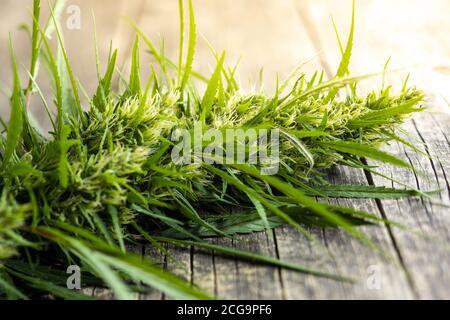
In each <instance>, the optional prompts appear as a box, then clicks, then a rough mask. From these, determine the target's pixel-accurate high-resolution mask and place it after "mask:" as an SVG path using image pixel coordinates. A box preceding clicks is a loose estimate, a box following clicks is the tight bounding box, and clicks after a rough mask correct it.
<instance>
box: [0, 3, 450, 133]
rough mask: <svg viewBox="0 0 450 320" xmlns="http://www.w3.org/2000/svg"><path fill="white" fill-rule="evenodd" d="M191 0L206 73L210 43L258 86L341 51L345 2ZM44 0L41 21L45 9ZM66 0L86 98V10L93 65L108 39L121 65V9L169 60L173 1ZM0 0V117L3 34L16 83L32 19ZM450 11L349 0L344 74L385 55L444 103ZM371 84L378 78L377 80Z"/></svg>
mask: <svg viewBox="0 0 450 320" xmlns="http://www.w3.org/2000/svg"><path fill="white" fill-rule="evenodd" d="M193 2H194V8H195V13H196V20H197V28H198V31H199V35H200V36H199V39H198V46H197V52H196V59H195V68H196V69H198V70H199V71H201V72H203V73H205V74H209V73H210V72H211V69H212V68H213V67H214V58H213V56H212V54H211V51H210V48H209V46H208V42H207V41H209V42H210V43H211V45H212V46H213V47H214V48H215V49H217V50H218V51H221V50H225V49H226V51H227V60H228V64H229V65H230V66H234V65H235V64H236V63H237V62H238V61H239V60H240V67H239V70H240V72H239V74H240V80H241V84H242V85H243V87H244V88H246V89H247V90H250V89H251V88H252V85H251V84H252V83H253V84H259V82H260V81H259V79H260V78H263V79H264V83H265V88H267V90H269V91H272V90H273V88H274V86H275V82H276V77H277V75H279V76H280V78H283V77H284V76H286V75H287V74H288V73H289V72H290V71H292V70H293V69H294V68H295V67H296V66H298V65H299V64H300V63H302V62H305V61H309V62H308V63H307V64H306V65H305V66H304V67H303V70H304V72H305V73H307V74H312V72H313V71H314V70H316V69H317V68H320V69H323V70H324V71H325V74H326V76H328V77H331V76H333V74H334V73H335V70H336V68H337V65H338V63H339V60H340V58H341V57H340V51H339V45H338V42H337V40H336V35H335V32H334V29H333V24H332V18H331V17H333V19H334V21H335V24H336V26H337V30H338V32H339V35H340V36H341V41H342V42H343V45H345V42H346V40H347V36H348V30H349V27H350V21H351V0H278V1H273V0H243V1H235V0H194V1H193ZM45 3H46V1H43V12H44V13H43V18H42V21H44V19H45V17H46V16H48V8H47V5H46V4H45ZM66 3H67V5H66V8H65V10H64V12H63V13H62V16H61V25H62V30H63V32H64V37H65V42H66V45H67V50H68V54H69V58H70V62H71V64H72V67H73V69H74V71H75V73H76V76H77V77H78V79H79V81H80V83H81V84H82V86H83V88H84V89H85V91H86V93H87V94H88V95H90V94H92V93H93V91H94V90H95V88H96V81H97V78H96V69H95V50H94V32H93V30H94V27H93V25H94V24H93V16H95V19H96V25H97V39H98V46H99V53H100V60H101V62H103V63H102V65H101V67H102V70H103V68H104V66H105V63H106V60H107V56H108V52H109V45H110V41H112V43H113V46H114V47H117V48H118V49H119V51H120V52H119V57H120V58H119V66H120V67H121V68H123V69H124V70H127V68H128V65H129V59H130V50H131V49H130V48H131V46H132V42H133V40H134V33H135V32H134V30H133V28H132V27H131V26H130V25H129V24H128V23H127V22H126V20H125V19H123V16H128V17H130V18H131V19H133V20H134V21H136V23H137V24H138V25H139V26H140V27H141V28H142V30H143V31H144V32H145V33H146V34H147V35H148V36H149V38H151V39H152V40H153V41H154V42H155V43H156V44H160V43H162V39H164V40H163V43H164V51H165V53H166V55H168V56H169V57H171V58H173V59H176V58H177V55H178V37H179V36H178V35H179V23H178V1H177V0H109V1H106V0H89V1H88V0H68V1H67V2H66ZM0 6H1V11H0V66H1V69H0V70H1V72H0V88H1V91H2V95H1V97H0V114H1V115H2V116H6V117H7V114H8V109H9V106H8V97H7V95H8V93H9V91H10V89H9V88H10V84H11V71H10V62H9V61H10V57H9V53H8V34H9V33H11V34H12V38H13V43H14V47H15V49H16V51H17V54H18V57H19V61H20V65H21V71H22V77H23V79H24V81H25V79H26V71H25V70H26V68H27V66H28V64H29V55H30V44H29V43H30V41H29V37H28V35H27V34H26V33H25V32H23V31H21V30H20V25H21V24H23V23H27V24H29V23H30V22H31V13H30V12H31V11H30V10H31V7H32V0H2V1H1V4H0ZM449 12H450V1H448V0H428V1H423V0H413V1H411V0H356V29H355V30H356V31H355V44H354V52H353V56H352V62H351V65H350V69H351V72H352V73H353V74H355V75H356V74H362V73H368V72H374V71H375V72H379V71H381V70H383V67H384V64H385V63H386V61H387V59H388V58H389V57H391V61H390V64H389V67H390V69H391V70H393V69H397V68H404V69H402V70H401V71H400V72H398V74H400V75H401V77H403V78H404V77H405V76H406V75H407V73H408V71H411V73H412V76H411V78H412V79H411V81H412V82H414V83H415V84H417V85H418V86H421V87H422V88H425V89H426V90H427V91H429V93H430V95H432V96H433V97H434V98H438V99H441V100H442V101H444V102H445V103H446V104H447V105H448V102H449V101H450V19H449V18H448V14H449ZM186 20H187V18H186ZM205 39H207V41H206V40H205ZM142 55H143V56H142V59H143V61H142V69H143V74H148V71H149V70H150V63H151V61H152V60H151V57H150V55H149V54H148V53H147V52H146V51H145V48H144V45H142ZM262 69H263V72H261V70H262ZM41 78H42V79H41ZM143 81H145V78H144V79H143ZM380 82H381V81H380V80H379V79H378V80H377V82H376V83H378V84H379V83H380ZM40 83H41V88H42V89H43V91H44V93H46V94H48V93H50V90H51V89H50V88H49V86H48V83H47V81H46V79H45V77H40ZM36 105H38V102H36ZM33 112H34V113H35V115H36V117H37V118H38V119H40V121H41V122H42V123H43V125H47V124H48V123H47V122H46V121H47V120H46V119H45V115H44V113H43V112H42V111H41V110H40V108H38V107H36V110H33Z"/></svg>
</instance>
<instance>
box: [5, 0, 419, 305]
mask: <svg viewBox="0 0 450 320" xmlns="http://www.w3.org/2000/svg"><path fill="white" fill-rule="evenodd" d="M179 2H180V21H181V30H182V31H181V37H180V40H181V41H180V55H179V58H178V62H173V61H172V60H170V59H169V58H168V57H167V56H165V55H164V54H163V53H162V52H161V51H159V50H157V48H156V47H155V45H154V44H153V43H152V42H151V41H150V40H149V39H148V38H147V37H146V35H145V34H144V33H143V32H142V31H141V30H140V29H139V28H138V27H137V26H136V25H134V24H133V26H134V28H135V29H136V32H137V36H136V40H135V43H134V47H133V50H132V59H131V60H132V62H131V69H130V75H129V79H126V78H125V77H124V76H123V74H122V73H120V72H118V70H117V66H116V60H117V50H111V51H110V54H109V57H108V61H107V63H106V72H104V73H103V74H101V72H100V71H99V72H98V74H99V79H98V89H97V90H96V93H95V95H94V96H93V97H92V98H90V99H89V104H88V105H82V102H81V101H82V99H81V98H80V88H79V83H78V81H77V78H76V76H75V74H74V73H73V71H72V69H71V67H70V63H69V57H68V54H67V52H66V49H65V47H64V43H63V37H62V34H61V31H60V28H59V27H58V14H59V12H60V11H61V7H62V4H61V2H56V4H55V5H54V7H52V8H51V16H50V18H49V21H47V22H46V23H45V24H41V21H40V20H41V19H40V1H39V0H34V10H33V22H32V25H31V27H30V28H29V31H30V34H31V41H32V46H31V47H32V54H31V62H30V66H29V70H28V76H29V81H28V82H27V83H26V84H23V83H21V81H20V78H19V71H18V62H17V61H16V58H15V53H14V49H13V44H12V41H11V44H10V51H11V66H12V70H13V88H12V94H11V99H10V105H11V112H10V118H9V121H8V123H5V121H2V124H3V127H4V130H3V132H2V135H1V140H0V155H1V165H0V175H1V180H0V296H1V297H3V298H10V299H26V298H35V297H42V296H43V295H49V294H50V295H52V296H55V297H60V298H88V297H86V296H84V295H83V294H82V293H81V292H78V291H70V290H68V289H67V288H66V287H65V285H66V276H67V275H66V274H65V270H66V268H67V266H69V265H78V266H80V267H81V268H82V270H83V275H84V276H83V278H82V279H83V283H82V285H83V286H90V285H96V286H106V287H109V288H111V289H112V290H113V292H114V294H115V296H116V297H117V298H121V299H129V298H132V297H133V295H132V294H133V292H137V291H145V290H148V288H149V287H152V288H156V289H157V290H161V291H163V292H165V293H167V294H168V295H170V296H172V297H175V298H208V297H209V294H208V293H204V292H202V291H201V290H199V289H197V288H196V287H195V286H193V285H191V284H189V283H186V282H184V281H183V280H181V279H179V278H177V277H175V276H174V275H172V274H170V273H168V272H166V271H164V270H163V269H161V267H160V266H158V265H157V264H156V263H155V262H154V261H151V260H150V258H149V257H146V258H145V259H143V258H142V257H140V256H137V255H135V254H133V253H131V252H129V251H127V249H129V248H130V246H132V245H135V244H137V243H143V242H145V243H147V244H149V245H151V246H153V247H154V248H155V249H156V250H157V251H160V252H161V253H163V254H165V253H167V252H166V249H165V248H166V247H165V246H164V244H166V243H169V244H172V245H175V246H181V247H185V246H194V247H196V248H199V249H200V250H207V251H210V250H213V251H215V252H218V253H220V254H224V255H232V256H237V257H238V258H240V259H244V260H249V261H254V262H257V263H264V264H269V265H274V266H278V267H283V268H289V269H292V270H296V271H298V272H303V273H310V274H314V275H316V276H318V277H328V278H332V279H335V280H336V281H350V279H348V278H346V277H345V275H337V274H331V273H328V272H326V271H324V270H316V269H314V268H310V267H307V266H302V265H297V264H293V263H289V262H286V261H281V260H278V259H275V258H270V257H266V256H261V255H257V254H253V253H249V252H245V251H240V250H238V249H234V248H228V247H224V246H219V245H215V244H212V243H211V242H209V241H208V240H207V239H208V238H211V237H233V235H235V234H237V233H251V232H260V231H264V230H267V229H270V228H275V227H277V226H280V225H283V224H289V225H291V226H292V227H293V228H295V229H296V230H298V231H299V232H302V233H304V234H305V235H306V236H307V237H309V238H310V239H311V240H313V238H314V237H313V236H312V235H311V234H310V233H309V232H308V228H309V227H312V226H319V227H330V228H340V229H342V230H344V231H345V232H348V233H349V234H351V235H352V236H354V237H356V238H358V239H360V240H361V241H362V242H363V243H365V244H366V245H368V246H370V247H372V248H373V249H375V251H376V250H377V248H376V246H375V245H374V244H373V243H372V242H371V241H370V239H368V238H367V236H366V235H365V234H364V233H362V232H361V231H360V230H358V229H357V226H359V225H361V224H374V225H376V224H382V223H385V222H386V221H383V220H382V219H380V218H378V217H377V216H376V215H374V214H371V213H367V212H361V211H358V210H354V209H350V208H345V207H340V206H333V205H329V204H325V203H323V202H322V201H320V200H318V198H327V197H355V198H389V197H391V198H397V197H402V196H418V195H424V194H422V193H420V192H419V191H415V190H410V189H388V188H380V187H372V186H358V185H333V184H330V183H328V182H327V180H326V173H327V169H329V168H331V167H332V166H336V165H345V166H351V167H356V168H362V169H364V170H369V171H374V170H375V168H374V167H369V166H367V165H366V162H365V160H364V159H365V158H371V159H374V160H378V161H381V162H383V163H387V164H391V165H395V166H401V167H407V168H410V165H409V164H407V163H405V162H403V161H402V160H400V159H398V158H396V157H394V156H393V155H390V154H388V153H386V152H383V151H381V150H380V149H379V147H380V146H382V145H383V144H384V143H387V142H389V141H392V140H397V141H400V142H402V143H405V144H406V145H408V146H409V147H413V146H411V145H409V144H408V143H406V142H405V141H404V140H403V139H402V138H400V137H399V136H397V135H396V129H398V128H399V127H400V125H401V123H402V122H403V121H404V120H405V119H406V118H407V117H408V116H409V115H410V114H411V113H414V112H417V111H421V110H422V107H421V106H420V103H421V102H422V101H423V99H424V95H423V93H422V92H420V91H418V90H416V89H415V88H409V87H408V86H407V84H406V82H405V85H404V86H403V88H402V89H401V91H399V92H397V93H392V92H391V91H392V90H391V89H390V88H383V89H382V90H380V91H374V92H372V93H369V94H367V95H365V96H361V95H359V94H358V90H357V83H358V82H359V81H360V80H361V79H363V78H365V77H367V76H359V77H352V76H350V75H349V62H350V56H351V50H352V44H353V33H354V32H353V29H354V14H353V17H352V26H351V32H350V35H349V38H348V41H347V45H346V47H345V48H343V50H342V52H343V53H342V61H341V63H340V65H339V68H338V71H337V73H336V75H335V77H333V78H332V79H325V77H324V75H323V73H320V72H316V73H315V74H313V75H312V76H311V77H308V76H307V75H305V74H303V73H301V71H300V70H296V71H295V72H293V73H292V74H291V75H290V76H289V77H288V78H287V79H286V80H285V81H277V86H276V90H275V93H274V94H271V95H268V94H266V93H265V92H263V91H260V92H258V93H251V94H249V93H246V92H244V91H243V90H241V89H240V88H239V84H238V81H237V80H236V69H235V68H228V67H227V66H226V62H225V52H224V53H222V54H219V53H216V52H214V51H213V55H214V56H215V58H216V61H217V65H216V67H215V70H214V72H213V73H212V75H211V76H209V77H208V76H204V75H201V74H200V73H198V72H196V71H195V70H193V67H192V66H193V61H194V53H195V44H196V38H197V30H196V24H195V17H194V10H193V8H192V3H191V1H190V0H189V1H188V10H187V13H188V17H189V18H188V19H187V20H188V28H186V33H187V39H186V41H184V40H185V39H184V31H185V30H184V29H185V26H184V23H183V22H184V15H185V12H184V11H185V10H184V5H185V3H184V2H183V0H180V1H179ZM52 32H54V33H55V35H56V37H55V39H56V40H57V43H58V47H57V50H56V52H55V51H54V50H52V47H53V46H51V44H50V43H49V42H50V40H49V35H50V34H51V33H52ZM185 42H186V44H187V47H185V45H184V43H185ZM139 43H145V45H146V48H147V50H148V51H149V52H150V53H151V55H152V59H154V60H155V61H156V63H155V66H154V67H152V74H151V76H150V77H149V78H148V79H141V76H140V71H141V68H140V55H139V53H140V50H139ZM97 56H98V54H97ZM97 65H100V62H99V61H97ZM40 66H43V67H44V68H39V67H40ZM39 69H43V70H44V71H46V72H47V73H48V75H49V78H50V79H51V82H52V84H53V91H54V96H52V97H49V96H44V95H43V93H42V91H41V89H40V87H39V84H38V80H37V76H38V70H39ZM142 80H144V81H142ZM116 81H118V82H119V84H120V85H116ZM142 83H145V85H143V84H142ZM200 88H206V89H205V90H202V89H200ZM32 95H37V96H38V97H40V99H41V100H42V103H43V106H44V107H45V109H46V111H47V113H48V116H49V118H50V120H51V124H52V127H51V130H50V131H49V132H43V131H42V130H41V129H40V128H39V127H38V126H37V125H36V124H35V121H34V120H33V117H32V115H31V113H30V112H29V110H32V109H35V106H34V105H33V104H34V102H33V101H34V100H32V99H31V96H32ZM53 105H54V106H53ZM53 110H56V111H53ZM198 127H199V128H200V130H197V129H196V128H198ZM211 129H213V130H215V132H216V133H217V132H219V134H218V135H216V136H218V137H219V138H220V137H221V136H222V134H223V135H225V133H226V132H227V130H242V131H244V130H250V129H252V130H254V132H257V133H260V132H261V131H262V130H266V131H272V132H275V130H276V132H277V133H278V139H277V143H278V144H277V148H278V157H277V158H276V159H275V162H274V163H271V165H275V167H276V168H277V170H276V171H273V172H271V173H270V174H268V173H267V172H265V171H264V169H265V168H266V167H267V163H263V162H261V161H253V162H246V161H243V162H242V161H241V162H239V161H234V160H235V159H234V158H232V159H230V158H227V159H226V160H227V161H218V159H217V158H216V157H217V156H218V154H220V153H221V152H222V151H224V152H225V151H226V149H227V147H229V145H230V144H232V145H236V146H238V145H242V144H245V142H246V141H247V140H249V139H248V138H244V139H242V137H239V135H236V136H234V137H233V138H232V141H231V143H230V141H229V139H228V141H227V143H226V144H227V145H226V144H225V143H216V144H215V147H214V150H215V151H216V152H215V153H214V154H213V153H211V157H212V158H207V157H206V158H203V159H202V160H203V161H199V157H198V154H195V152H194V153H192V154H188V156H186V155H185V156H184V158H183V159H184V160H187V161H174V157H173V155H174V154H176V152H175V151H176V150H178V151H179V149H176V148H177V146H178V147H179V145H178V142H179V141H178V140H177V139H174V137H178V138H179V136H178V135H177V132H179V131H180V130H184V131H183V132H187V133H188V134H187V135H188V138H193V140H195V136H196V134H198V133H200V135H202V134H204V133H205V132H207V131H208V130H211ZM196 131H199V132H196ZM242 131H241V132H242ZM244 132H245V131H244ZM188 140H189V139H188ZM219 140H220V139H219ZM197 142H198V141H197ZM216 142H217V141H216ZM192 145H193V144H192V141H191V142H189V143H187V144H186V143H185V144H184V145H183V146H182V148H186V149H188V150H191V147H192ZM197 145H198V143H197ZM204 147H206V143H205V142H204V141H203V140H202V141H200V149H203V148H204ZM265 147H266V146H265V145H264V144H256V148H255V146H254V145H251V146H248V145H247V146H244V148H243V149H242V150H244V153H245V157H246V159H247V158H250V157H251V155H252V154H253V155H254V154H255V153H258V152H260V151H262V150H260V149H262V148H265ZM195 148H196V147H195V146H194V149H195ZM197 151H198V150H197ZM200 159H201V156H200ZM266 169H267V168H266ZM411 169H412V168H411ZM374 254H376V253H374Z"/></svg>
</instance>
